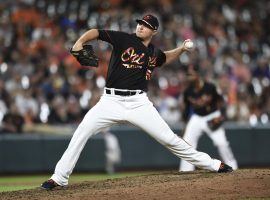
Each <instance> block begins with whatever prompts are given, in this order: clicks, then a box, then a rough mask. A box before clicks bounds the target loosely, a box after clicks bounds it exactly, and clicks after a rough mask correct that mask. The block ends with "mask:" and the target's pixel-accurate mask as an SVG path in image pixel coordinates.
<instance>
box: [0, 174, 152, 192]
mask: <svg viewBox="0 0 270 200" xmlns="http://www.w3.org/2000/svg"><path fill="white" fill-rule="evenodd" d="M151 173H153V172H149V171H148V172H119V173H115V174H112V175H108V174H105V173H103V174H92V173H87V174H86V173H84V174H72V175H71V176H70V180H69V183H78V182H83V181H97V180H106V179H114V178H123V177H130V176H138V175H145V174H151ZM50 176H51V175H18V176H14V175H11V176H0V192H6V191H16V190H24V189H33V188H36V187H39V186H40V184H41V183H42V182H44V181H45V180H47V179H49V178H50Z"/></svg>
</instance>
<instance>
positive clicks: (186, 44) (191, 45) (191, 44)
mask: <svg viewBox="0 0 270 200" xmlns="http://www.w3.org/2000/svg"><path fill="white" fill-rule="evenodd" d="M193 46H194V44H193V42H192V41H187V42H186V43H185V47H186V48H188V49H192V48H193Z"/></svg>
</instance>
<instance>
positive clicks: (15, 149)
mask: <svg viewBox="0 0 270 200" xmlns="http://www.w3.org/2000/svg"><path fill="white" fill-rule="evenodd" d="M174 131H175V132H176V133H180V132H181V128H179V127H178V128H174ZM226 131H227V137H228V140H229V141H230V144H231V147H232V149H233V152H234V154H235V157H236V159H237V160H238V162H239V166H240V167H254V166H257V167H269V166H270V129H269V128H268V127H256V128H251V127H245V126H242V127H239V126H238V127H236V126H226ZM112 132H113V133H114V134H115V135H116V137H117V138H118V140H119V144H120V147H121V151H122V161H121V163H120V164H118V165H117V166H116V167H117V169H118V170H129V169H153V168H158V169H161V168H164V169H165V168H170V169H177V168H178V164H179V160H178V158H177V157H176V156H174V155H173V154H171V153H170V152H169V151H168V150H167V149H165V148H164V147H163V146H162V145H160V144H158V143H157V142H156V141H154V140H153V139H152V138H150V136H148V135H147V134H146V133H144V132H143V131H141V130H140V129H137V128H134V127H116V128H113V129H112ZM180 135H181V134H180ZM70 138H71V136H48V135H39V134H31V135H29V134H26V135H11V134H7V135H0V173H2V174H3V173H33V172H47V171H53V169H54V167H55V164H56V163H57V161H58V160H59V159H60V157H61V155H62V154H63V152H64V150H65V149H66V147H67V145H68V143H69V140H70ZM198 149H199V150H201V151H204V152H207V153H209V154H210V155H211V156H212V157H216V158H219V155H218V153H217V150H216V148H215V147H214V146H213V143H212V142H211V141H210V139H209V138H208V137H206V136H203V137H202V138H201V140H200V143H199V146H198ZM105 165H106V157H105V142H104V138H103V135H102V134H98V135H96V136H94V137H93V138H91V139H90V140H89V141H88V142H87V144H86V146H85V149H84V150H83V152H82V155H81V157H80V159H79V161H78V163H77V165H76V167H75V171H80V172H84V171H105Z"/></svg>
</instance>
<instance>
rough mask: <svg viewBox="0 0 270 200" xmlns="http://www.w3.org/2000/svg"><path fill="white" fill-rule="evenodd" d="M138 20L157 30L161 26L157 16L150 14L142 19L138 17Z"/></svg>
mask: <svg viewBox="0 0 270 200" xmlns="http://www.w3.org/2000/svg"><path fill="white" fill-rule="evenodd" d="M136 22H137V23H141V24H144V25H145V26H146V27H148V28H150V29H153V30H155V31H156V30H157V29H158V26H159V23H158V19H157V17H155V16H153V15H150V14H148V15H145V16H144V17H143V18H142V19H136Z"/></svg>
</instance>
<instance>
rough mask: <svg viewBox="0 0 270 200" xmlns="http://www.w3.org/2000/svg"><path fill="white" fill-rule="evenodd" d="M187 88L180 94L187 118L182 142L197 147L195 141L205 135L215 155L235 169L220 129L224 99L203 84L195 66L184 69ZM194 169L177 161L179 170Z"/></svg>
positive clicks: (207, 85) (234, 162) (228, 146)
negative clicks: (213, 147) (210, 142)
mask: <svg viewBox="0 0 270 200" xmlns="http://www.w3.org/2000/svg"><path fill="white" fill-rule="evenodd" d="M185 70H186V73H187V79H188V82H189V86H188V87H187V89H186V90H185V91H184V97H183V98H184V104H185V110H184V113H183V118H184V119H185V120H186V121H187V120H188V118H189V117H190V119H189V121H188V123H187V125H186V129H185V132H184V136H183V139H184V140H185V141H186V142H188V143H189V144H190V145H192V146H193V147H194V148H197V144H198V141H199V139H200V137H201V136H202V134H203V133H204V132H205V133H206V134H207V135H208V136H209V137H210V138H211V140H212V141H213V143H214V145H215V146H216V147H217V149H218V152H219V155H220V156H221V158H222V160H223V161H224V162H225V163H228V164H229V165H230V166H232V168H233V169H237V168H238V166H237V161H236V160H235V158H234V155H233V153H232V150H231V147H230V145H229V142H228V140H227V138H226V135H225V130H224V128H223V127H222V123H223V121H224V119H225V117H224V99H223V97H222V96H221V95H220V94H218V92H217V89H216V87H215V85H214V84H212V83H209V82H207V81H204V80H203V79H202V78H201V77H200V74H199V67H198V66H197V65H189V66H187V68H186V69H185ZM194 169H195V166H194V165H192V164H189V163H188V162H186V161H184V160H181V162H180V168H179V171H193V170H194Z"/></svg>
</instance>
